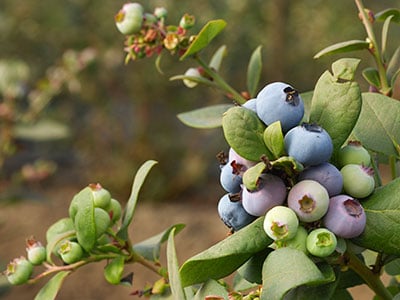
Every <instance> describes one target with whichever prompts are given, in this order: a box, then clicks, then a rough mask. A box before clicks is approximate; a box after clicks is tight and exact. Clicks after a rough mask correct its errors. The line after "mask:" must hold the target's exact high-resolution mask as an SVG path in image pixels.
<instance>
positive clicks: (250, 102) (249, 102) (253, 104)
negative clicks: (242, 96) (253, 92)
mask: <svg viewBox="0 0 400 300" xmlns="http://www.w3.org/2000/svg"><path fill="white" fill-rule="evenodd" d="M256 105H257V98H252V99H249V100H247V101H246V102H245V103H244V104H243V105H242V107H244V108H247V109H250V110H251V111H254V112H255V113H257V106H256Z"/></svg>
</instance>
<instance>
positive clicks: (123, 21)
mask: <svg viewBox="0 0 400 300" xmlns="http://www.w3.org/2000/svg"><path fill="white" fill-rule="evenodd" d="M166 17H167V10H166V9H165V8H164V7H158V8H156V9H155V10H154V11H153V12H146V11H145V10H144V8H143V6H142V5H141V4H139V3H136V2H135V3H126V4H124V5H123V6H122V8H121V9H120V11H119V12H118V13H117V14H116V15H115V24H116V26H117V28H118V30H119V31H120V32H121V33H122V34H123V35H125V36H126V41H125V51H126V52H127V56H126V62H128V61H129V60H136V59H140V58H145V57H150V56H152V55H153V54H160V53H161V52H162V51H163V50H164V49H165V50H167V51H169V52H170V53H171V54H175V53H178V54H182V53H184V52H185V51H186V49H187V48H188V46H189V45H190V42H191V41H192V39H193V37H191V36H190V35H187V30H188V29H190V28H192V27H193V25H194V23H195V18H194V17H193V16H192V15H188V14H184V15H183V16H182V18H181V19H180V21H179V24H178V25H167V24H166V22H165V21H166Z"/></svg>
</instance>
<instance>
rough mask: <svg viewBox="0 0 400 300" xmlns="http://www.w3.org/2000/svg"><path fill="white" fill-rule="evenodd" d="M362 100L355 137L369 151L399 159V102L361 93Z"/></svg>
mask: <svg viewBox="0 0 400 300" xmlns="http://www.w3.org/2000/svg"><path fill="white" fill-rule="evenodd" d="M362 100H363V105H362V110H361V113H360V117H359V119H358V122H357V124H356V126H355V128H354V135H355V137H356V138H357V139H358V140H359V141H360V142H361V143H362V144H363V146H364V147H366V148H368V149H369V150H372V151H375V152H379V153H383V154H386V155H394V156H397V157H399V153H398V151H397V149H396V145H395V144H396V143H397V144H399V143H400V102H399V101H397V100H394V99H393V98H390V97H386V96H383V95H381V94H378V93H363V94H362Z"/></svg>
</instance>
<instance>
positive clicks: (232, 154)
mask: <svg viewBox="0 0 400 300" xmlns="http://www.w3.org/2000/svg"><path fill="white" fill-rule="evenodd" d="M228 161H229V162H231V163H232V162H235V163H236V164H237V165H242V166H243V167H244V168H242V169H241V171H242V174H241V175H243V173H244V171H246V170H247V169H248V168H250V167H252V166H254V165H255V164H256V163H257V162H255V161H251V160H248V159H246V158H243V157H241V156H240V155H239V154H237V152H236V151H235V150H233V148H229V153H228Z"/></svg>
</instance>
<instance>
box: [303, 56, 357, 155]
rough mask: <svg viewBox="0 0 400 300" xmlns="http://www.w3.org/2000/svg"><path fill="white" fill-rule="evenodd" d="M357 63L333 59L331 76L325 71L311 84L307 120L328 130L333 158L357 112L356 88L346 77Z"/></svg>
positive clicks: (351, 75) (355, 84)
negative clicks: (309, 107)
mask: <svg viewBox="0 0 400 300" xmlns="http://www.w3.org/2000/svg"><path fill="white" fill-rule="evenodd" d="M358 63H359V60H358V59H357V60H356V59H340V60H338V61H336V62H335V63H334V65H335V69H334V73H333V75H332V74H331V73H330V72H329V71H326V72H325V73H323V74H322V76H321V77H320V78H319V80H318V82H317V84H316V86H315V90H314V94H313V98H312V104H311V112H310V122H312V123H317V124H318V125H320V126H322V128H324V129H325V130H326V131H327V132H328V133H329V135H330V137H331V138H332V142H333V149H334V151H333V153H334V154H333V158H334V156H335V154H336V152H337V151H338V150H339V149H340V147H341V146H342V145H343V143H344V142H345V141H346V140H347V138H348V136H349V135H350V133H351V132H352V130H353V127H354V125H355V124H356V122H357V119H358V116H359V114H360V111H361V92H360V87H359V85H358V84H357V83H356V82H354V81H349V80H348V78H351V77H353V76H354V71H355V68H356V65H358ZM352 73H353V74H352Z"/></svg>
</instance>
